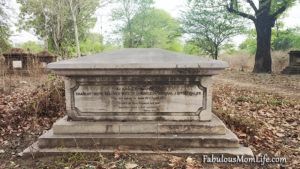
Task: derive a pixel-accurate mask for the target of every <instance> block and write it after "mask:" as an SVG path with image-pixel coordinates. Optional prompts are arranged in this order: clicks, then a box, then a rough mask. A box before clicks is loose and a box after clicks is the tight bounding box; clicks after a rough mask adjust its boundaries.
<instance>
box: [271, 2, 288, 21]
mask: <svg viewBox="0 0 300 169" xmlns="http://www.w3.org/2000/svg"><path fill="white" fill-rule="evenodd" d="M286 8H287V2H286V1H285V4H284V5H283V6H282V7H281V8H279V9H278V10H277V11H276V12H274V13H273V14H272V15H271V17H272V18H276V17H277V16H278V15H280V14H281V13H283V12H284V11H285V10H286Z"/></svg>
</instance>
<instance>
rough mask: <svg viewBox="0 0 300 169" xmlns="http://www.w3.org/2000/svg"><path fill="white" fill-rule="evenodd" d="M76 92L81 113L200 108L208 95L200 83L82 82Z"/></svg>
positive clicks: (192, 109)
mask: <svg viewBox="0 0 300 169" xmlns="http://www.w3.org/2000/svg"><path fill="white" fill-rule="evenodd" d="M73 95H74V107H75V108H76V109H77V110H79V111H80V112H81V113H97V112H99V113H100V112H197V111H198V110H199V109H200V108H203V99H204V98H203V97H204V92H203V90H202V88H201V87H200V86H197V85H80V86H79V87H78V88H77V90H75V91H74V93H73Z"/></svg>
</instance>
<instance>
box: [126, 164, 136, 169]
mask: <svg viewBox="0 0 300 169" xmlns="http://www.w3.org/2000/svg"><path fill="white" fill-rule="evenodd" d="M137 166H138V165H137V164H135V163H127V164H126V165H125V168H126V169H132V168H135V167H137Z"/></svg>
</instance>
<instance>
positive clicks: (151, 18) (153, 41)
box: [112, 0, 182, 52]
mask: <svg viewBox="0 0 300 169" xmlns="http://www.w3.org/2000/svg"><path fill="white" fill-rule="evenodd" d="M118 2H119V3H118V4H119V7H118V8H116V9H114V10H113V12H112V20H113V21H118V22H121V23H122V25H118V28H117V29H116V31H115V32H116V33H120V34H121V35H122V39H123V46H124V47H125V48H162V49H168V50H173V51H177V52H180V51H182V45H181V43H180V41H179V40H178V36H180V29H179V23H178V22H177V21H176V20H175V19H174V18H172V17H171V16H170V15H169V14H168V13H167V12H165V11H163V10H161V9H155V8H153V7H152V5H153V4H154V1H153V0H122V1H118Z"/></svg>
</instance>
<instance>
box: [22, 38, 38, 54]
mask: <svg viewBox="0 0 300 169" xmlns="http://www.w3.org/2000/svg"><path fill="white" fill-rule="evenodd" d="M16 47H18V48H22V49H24V50H27V49H29V50H30V52H31V53H35V54H36V53H39V52H41V51H43V45H41V44H38V43H36V42H34V41H27V42H25V43H21V44H16Z"/></svg>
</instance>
